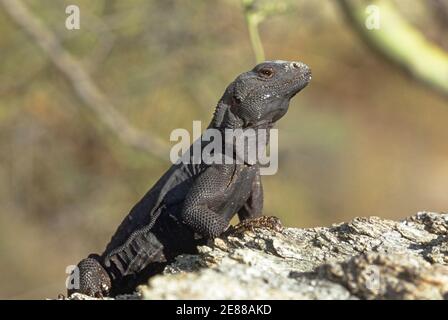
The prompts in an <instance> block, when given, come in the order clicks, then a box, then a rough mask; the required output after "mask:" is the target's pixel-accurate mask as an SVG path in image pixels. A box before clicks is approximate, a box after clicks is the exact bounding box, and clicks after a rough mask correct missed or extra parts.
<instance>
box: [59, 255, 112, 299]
mask: <svg viewBox="0 0 448 320" xmlns="http://www.w3.org/2000/svg"><path fill="white" fill-rule="evenodd" d="M95 258H98V256H97V255H90V256H89V257H88V258H86V259H83V260H81V261H80V262H79V263H78V269H79V288H76V289H69V290H67V295H68V296H70V295H71V294H73V293H75V292H79V293H82V294H86V295H88V296H91V297H95V298H102V297H105V296H108V295H109V292H110V289H111V280H110V277H109V275H108V273H107V271H106V270H105V269H104V268H103V266H102V265H101V264H100V263H99V262H98V260H97V259H95Z"/></svg>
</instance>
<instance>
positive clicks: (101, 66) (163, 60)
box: [0, 0, 448, 298]
mask: <svg viewBox="0 0 448 320" xmlns="http://www.w3.org/2000/svg"><path fill="white" fill-rule="evenodd" d="M434 1H437V0H434ZM23 2H24V3H25V4H26V5H27V6H28V7H29V8H30V9H31V10H32V12H33V13H34V14H35V15H36V16H37V17H38V18H39V19H40V20H41V21H43V22H44V23H45V25H46V26H47V27H48V28H50V29H51V30H52V31H53V32H54V33H55V34H56V35H57V36H58V37H59V39H60V41H61V42H62V44H63V45H64V47H65V48H66V49H67V50H68V51H69V52H70V53H71V54H72V55H74V56H75V57H76V58H77V59H79V60H80V61H82V63H83V66H84V67H85V69H86V71H87V72H88V73H89V74H90V75H91V76H92V78H93V79H94V81H95V83H96V84H97V85H98V87H99V88H100V89H101V90H102V91H103V93H105V94H106V95H107V97H108V98H109V100H110V101H112V102H113V104H114V106H115V107H116V108H117V109H118V110H119V111H120V112H121V113H122V114H123V115H125V117H126V118H127V119H128V120H129V122H130V123H132V124H133V125H134V126H135V127H136V128H139V129H141V130H143V131H144V132H148V136H149V135H152V136H157V137H159V138H161V139H164V140H166V141H167V142H168V141H169V134H170V132H171V130H173V129H174V128H187V129H190V130H191V127H192V121H193V120H201V121H203V122H204V123H208V121H209V120H210V118H211V115H212V113H213V109H214V106H215V104H216V102H217V100H218V99H219V97H220V96H221V95H222V93H223V91H224V89H225V87H226V85H227V84H228V83H229V82H230V81H232V80H233V79H234V77H235V76H236V75H237V74H239V73H241V72H242V71H245V70H248V69H250V68H252V66H253V64H254V54H253V51H252V46H251V41H250V37H249V34H248V29H247V25H246V16H245V13H246V14H247V11H245V10H247V7H246V9H245V7H244V5H245V4H244V3H242V2H241V1H239V0H221V1H174V0H168V1H155V0H152V1H149V0H127V1H124V0H96V1H88V0H71V1H53V0H28V1H23ZM251 2H254V1H251ZM255 2H257V1H255ZM285 3H287V4H286V5H285V7H284V8H282V10H281V12H280V13H279V14H274V15H268V16H267V17H264V19H263V23H260V24H259V25H257V27H258V31H259V35H260V36H261V41H262V43H263V47H264V51H265V56H266V58H267V59H284V60H301V61H304V62H306V63H307V64H308V65H310V66H311V67H312V69H313V80H312V83H311V85H310V86H309V87H308V88H306V89H305V90H304V91H303V92H302V93H301V94H299V95H298V96H297V97H296V98H295V99H293V101H292V103H291V108H290V111H289V112H288V114H287V116H285V118H284V119H282V120H281V121H280V122H279V124H278V127H279V130H280V137H279V139H280V142H279V144H280V155H279V160H280V165H279V172H278V174H276V175H274V176H266V177H264V178H263V180H264V189H265V213H266V214H273V215H277V216H279V217H280V218H281V219H282V220H283V222H284V224H286V225H289V226H301V227H311V226H316V225H326V224H330V223H335V222H340V221H342V220H347V219H350V218H352V217H355V216H367V215H378V216H382V217H386V218H400V217H404V216H406V215H410V214H412V213H414V212H416V211H419V210H433V211H442V210H445V209H446V205H447V196H446V190H447V181H448V161H447V160H446V159H447V157H448V148H447V141H448V130H447V125H446V121H447V119H448V104H447V101H446V99H445V98H443V97H442V96H439V95H437V94H435V93H434V92H433V91H431V90H429V89H428V88H426V87H422V86H420V85H419V83H418V82H416V81H414V80H412V79H411V78H410V77H408V76H407V75H406V74H405V73H402V72H400V70H398V69H397V68H395V66H394V65H392V64H390V63H388V62H386V61H384V60H382V59H381V58H380V57H378V56H377V55H375V54H373V53H372V52H371V50H370V49H369V48H368V47H367V46H365V45H364V44H363V43H362V42H361V41H360V39H359V38H358V37H357V35H356V34H355V33H354V32H353V30H351V28H350V26H349V25H348V24H346V23H345V21H344V18H343V15H341V11H340V10H339V8H338V7H337V5H336V2H333V1H327V0H316V1H305V0H297V1H285ZM69 4H77V5H79V7H80V9H81V29H80V30H74V31H68V30H66V29H65V18H66V14H65V7H66V6H67V5H69ZM395 4H396V5H397V8H398V9H399V10H400V12H401V13H402V14H403V16H404V17H405V18H406V19H407V20H408V21H409V22H410V23H412V25H414V26H415V27H416V28H418V29H419V31H420V32H422V33H423V34H424V35H425V36H426V37H427V38H428V39H429V40H430V41H432V42H434V43H437V44H438V45H439V46H441V47H443V48H445V49H447V46H448V43H447V40H448V39H447V38H446V34H447V27H446V25H443V23H440V21H441V20H440V19H439V18H436V13H437V15H439V14H440V12H439V11H434V10H432V9H431V7H430V6H427V5H426V2H425V1H423V0H422V1H414V0H412V1H411V0H396V1H395ZM246 5H247V2H246ZM251 8H252V7H251ZM442 20H443V19H442ZM0 34H1V36H0V48H2V49H1V58H2V59H1V62H0V132H1V134H0V151H1V152H0V180H1V181H2V184H1V185H0V204H1V214H0V283H1V286H0V298H39V297H40V298H42V297H46V296H47V297H49V296H52V297H54V296H56V294H57V293H59V292H64V291H65V290H64V280H65V276H66V275H65V273H64V271H65V267H66V266H67V265H69V264H74V263H76V262H77V261H78V260H79V259H81V258H83V257H85V256H86V255H87V254H88V253H89V252H100V251H102V250H103V249H104V247H105V245H106V242H107V241H108V240H109V237H110V236H111V235H112V233H113V232H114V231H115V228H116V227H117V225H118V224H119V223H120V221H121V220H122V219H123V217H124V216H125V215H126V214H127V212H128V211H129V209H130V208H131V207H132V206H133V205H134V203H135V202H136V201H137V200H138V199H139V198H140V197H141V196H142V195H143V194H144V193H145V192H146V191H147V190H148V189H149V188H150V187H151V186H152V184H153V183H154V182H155V181H156V180H157V179H158V178H159V177H160V175H161V174H162V173H163V172H164V171H165V170H166V169H167V167H168V166H169V164H168V163H164V162H163V161H160V160H157V159H155V158H153V157H151V155H148V154H145V153H142V152H138V151H136V150H134V149H132V148H129V147H128V146H126V145H125V144H123V143H121V142H120V141H119V140H117V139H116V137H115V136H114V135H112V134H111V133H110V132H108V131H107V130H106V129H105V128H104V127H103V126H102V125H101V123H100V121H99V119H98V118H97V117H96V116H95V115H94V114H93V113H91V112H90V111H89V110H88V109H86V108H82V102H81V100H80V99H79V97H78V96H77V95H76V94H75V92H74V91H73V88H72V86H71V85H70V83H69V82H68V81H67V79H66V78H65V77H64V76H63V75H61V73H60V72H59V71H58V70H57V69H56V68H55V67H54V65H52V63H51V62H50V61H49V60H48V58H47V57H46V56H45V54H44V53H42V51H41V50H40V49H39V48H38V47H37V46H36V45H35V43H33V42H32V41H31V40H30V39H29V38H28V37H27V36H26V35H25V33H24V32H23V31H22V30H21V29H20V28H18V27H17V26H16V25H15V24H14V23H13V22H12V21H11V19H10V18H9V17H8V16H7V15H6V13H5V12H4V11H3V10H2V9H1V7H0Z"/></svg>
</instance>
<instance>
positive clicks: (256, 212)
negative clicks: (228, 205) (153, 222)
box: [238, 169, 263, 221]
mask: <svg viewBox="0 0 448 320" xmlns="http://www.w3.org/2000/svg"><path fill="white" fill-rule="evenodd" d="M262 215H263V185H262V184H261V176H260V169H258V170H257V174H256V176H255V179H254V180H253V182H252V189H251V192H250V196H249V199H247V201H246V203H245V204H244V206H243V207H242V208H241V209H240V210H239V211H238V218H239V219H240V221H244V220H247V219H253V218H258V217H261V216H262Z"/></svg>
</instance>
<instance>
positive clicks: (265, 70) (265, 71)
mask: <svg viewBox="0 0 448 320" xmlns="http://www.w3.org/2000/svg"><path fill="white" fill-rule="evenodd" d="M258 74H259V75H261V76H262V77H264V78H271V77H272V76H273V75H274V70H273V69H271V68H263V69H261V70H260V71H258Z"/></svg>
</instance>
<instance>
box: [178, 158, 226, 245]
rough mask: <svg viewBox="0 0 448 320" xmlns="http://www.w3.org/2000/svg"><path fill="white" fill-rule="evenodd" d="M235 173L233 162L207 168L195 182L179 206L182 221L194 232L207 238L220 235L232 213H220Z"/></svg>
mask: <svg viewBox="0 0 448 320" xmlns="http://www.w3.org/2000/svg"><path fill="white" fill-rule="evenodd" d="M234 174H235V166H234V165H220V166H210V167H208V168H207V169H206V170H205V171H204V172H203V173H202V174H201V175H200V176H199V177H198V178H197V179H196V181H195V182H194V184H193V186H192V188H191V189H190V191H189V193H188V194H187V197H186V198H185V202H184V206H183V208H182V213H181V216H182V220H183V222H184V223H185V224H186V225H188V226H189V227H191V228H192V229H193V230H194V231H195V232H197V233H199V234H201V235H202V236H204V237H207V238H215V237H217V236H219V235H220V234H221V233H223V232H224V230H225V229H226V228H227V227H228V225H229V222H230V219H231V218H232V216H233V215H234V213H230V214H228V215H227V216H226V215H225V214H222V213H220V212H219V209H218V208H219V207H220V205H221V204H222V203H223V202H224V201H226V198H227V194H226V191H227V190H228V189H229V186H230V184H231V183H232V179H233V177H234Z"/></svg>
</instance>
